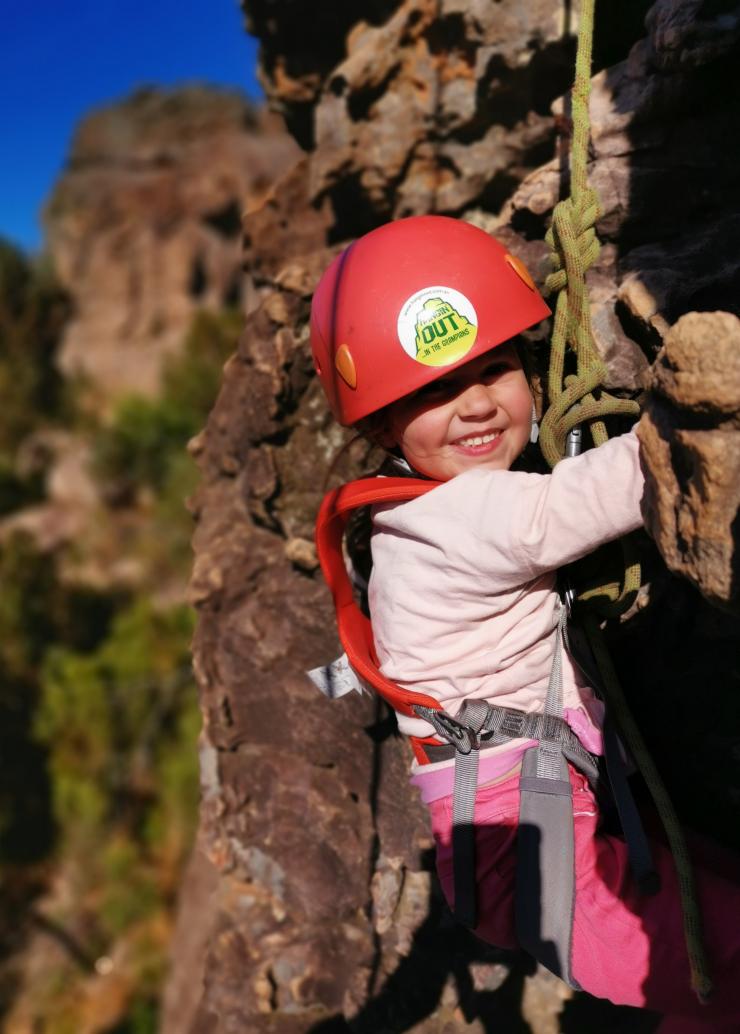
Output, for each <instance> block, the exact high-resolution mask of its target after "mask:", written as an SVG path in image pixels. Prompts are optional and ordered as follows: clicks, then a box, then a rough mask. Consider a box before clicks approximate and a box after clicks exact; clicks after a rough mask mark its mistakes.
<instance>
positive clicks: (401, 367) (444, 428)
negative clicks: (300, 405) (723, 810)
mask: <svg viewBox="0 0 740 1034" xmlns="http://www.w3.org/2000/svg"><path fill="white" fill-rule="evenodd" d="M547 314H548V309H547V307H546V306H545V304H544V302H543V301H542V299H541V297H540V296H539V294H538V292H537V291H536V288H535V285H534V283H533V282H532V280H531V278H530V276H529V274H528V272H527V270H526V268H525V267H524V266H523V264H522V263H521V262H520V261H519V260H518V259H516V258H514V257H513V256H511V255H510V254H508V253H507V252H506V249H505V248H504V247H503V246H502V245H501V244H500V243H499V242H497V241H495V240H494V239H492V238H491V237H490V236H489V235H487V234H485V233H484V232H483V231H481V230H479V229H476V228H475V227H473V226H470V225H468V224H465V223H462V222H458V221H456V220H453V219H448V218H445V217H440V216H423V217H416V218H411V219H406V220H402V221H399V222H396V223H392V224H389V225H387V226H383V227H381V228H380V229H378V230H375V231H373V232H372V233H369V234H367V235H366V236H365V237H363V238H361V239H359V240H358V241H356V242H355V243H354V244H353V245H352V246H351V247H349V248H348V249H347V250H346V251H345V252H344V253H343V254H342V255H340V256H339V257H338V258H337V259H336V260H335V261H334V263H332V265H331V266H330V267H329V269H328V270H327V272H326V273H325V275H324V277H323V278H322V280H321V282H320V284H319V286H318V289H317V291H316V294H315V297H314V301H313V307H312V325H311V340H312V348H313V354H314V361H315V364H316V369H317V372H318V374H319V377H320V379H321V382H322V385H323V387H324V390H325V392H326V395H327V398H328V401H329V404H330V406H331V408H332V411H333V413H334V415H335V416H336V417H337V419H338V420H339V421H340V422H341V423H343V424H346V425H354V426H356V427H357V428H358V429H359V430H360V431H361V432H362V433H364V434H365V435H367V436H369V437H370V438H371V439H372V440H374V441H375V442H377V443H378V444H380V445H382V446H384V447H385V448H386V449H387V450H389V452H391V453H392V454H393V455H395V456H396V457H397V458H398V463H399V466H402V467H403V468H404V471H405V472H406V473H407V474H410V475H411V476H415V477H417V478H423V479H431V481H432V482H435V483H436V484H435V485H434V487H433V488H432V489H431V490H430V491H428V492H425V494H422V495H419V496H418V498H413V499H410V500H408V501H406V502H390V503H385V504H380V505H377V506H376V507H375V508H374V510H373V516H372V520H373V533H372V544H371V545H372V562H373V566H372V573H371V577H370V583H369V597H368V598H369V609H370V616H371V621H372V632H373V638H374V644H375V650H376V653H377V658H378V660H379V664H380V671H381V673H382V675H383V676H385V677H386V678H387V679H389V680H391V682H393V683H395V684H396V685H397V686H399V687H402V688H403V690H405V691H406V692H407V693H408V692H410V693H411V694H415V693H418V694H419V700H420V701H424V702H426V704H427V705H429V703H430V702H431V703H433V704H434V706H435V707H439V706H441V708H442V711H443V713H444V714H446V715H449V716H452V717H453V719H454V718H455V716H460V715H463V714H465V713H468V711H467V709H469V708H470V707H471V706H473V705H474V703H475V702H481V701H485V702H486V703H487V704H492V705H496V706H498V707H506V708H510V709H513V710H514V711H517V712H524V713H525V714H526V715H531V714H536V713H540V714H541V713H542V712H544V711H545V710H551V708H550V705H551V699H550V697H549V696H548V686H549V684H550V681H551V670H552V667H553V662H554V659H556V664H559V666H560V675H561V710H560V712H559V713H560V714H561V715H562V718H563V719H564V722H565V723H567V726H568V727H569V730H570V731H571V732H572V733H573V734H575V738H576V739H577V741H578V744H580V745H581V746H582V747H583V748H585V750H586V751H588V752H590V753H591V754H592V755H599V754H601V753H602V735H601V728H602V722H603V707H602V705H601V702H600V701H599V700H598V699H596V697H595V695H594V692H593V690H592V688H591V687H590V686H589V685H588V683H587V680H586V678H585V677H584V675H583V674H582V672H581V671H580V670H579V668H578V667H577V666H576V664H575V663H574V662H573V661H572V660H571V658H570V657H569V656H568V654H567V652H566V653H563V654H562V656H560V651H559V650H558V642H559V638H560V628H561V627H562V617H561V614H562V604H561V601H560V597H559V595H558V592H557V589H556V572H557V569H558V568H559V567H561V566H563V565H565V564H568V563H570V562H571V561H573V560H575V559H577V558H579V557H581V556H584V555H585V554H587V553H590V552H591V551H593V550H594V549H595V548H596V547H597V546H599V545H600V544H602V543H604V542H608V541H610V540H612V539H615V538H617V537H619V536H621V535H623V534H625V533H627V532H629V531H631V530H633V529H635V528H638V527H639V526H640V525H641V524H642V519H641V515H640V500H641V496H642V490H643V481H642V475H641V471H640V462H639V449H638V442H637V438H636V436H635V434H634V433H633V432H631V433H629V434H626V435H623V436H621V437H619V438H616V439H613V440H612V441H610V442H609V443H607V444H606V445H604V446H602V447H600V448H599V449H597V450H591V451H589V452H586V453H584V454H583V455H581V456H579V457H577V458H573V459H569V460H567V461H565V462H563V463H561V464H559V465H558V466H557V467H556V468H555V470H554V471H553V472H552V473H551V474H547V475H544V474H537V473H527V472H525V471H524V470H515V469H512V468H513V467H515V466H516V465H517V463H518V461H520V457H521V456H522V453H523V452H524V451H525V448H526V447H527V445H528V443H529V441H530V438H531V437H532V436H533V435H532V432H533V420H534V405H533V396H532V392H531V388H530V383H529V379H528V374H527V365H526V352H525V350H524V347H523V345H522V343H521V339H520V338H519V335H520V334H521V333H522V332H523V331H525V330H526V329H528V328H529V327H531V326H533V325H534V324H536V323H538V322H539V321H540V320H542V319H543V318H544V317H545V316H546V315H547ZM558 658H559V659H558ZM409 699H412V700H413V699H414V698H413V696H412V697H410V698H409ZM546 702H547V707H546ZM479 707H480V705H479ZM470 713H473V712H470ZM499 713H501V714H503V712H499ZM437 718H438V713H437V712H434V711H432V710H429V709H427V710H426V711H424V710H422V711H419V710H415V709H414V708H413V707H411V708H404V709H402V712H401V713H399V715H398V723H399V727H400V729H401V731H402V732H403V733H405V734H407V735H409V736H410V737H412V739H413V742H414V744H415V753H416V757H417V763H416V764H415V766H414V772H413V775H412V782H413V783H415V784H416V785H417V786H418V788H419V790H420V791H421V795H422V799H423V800H424V802H425V803H426V804H427V805H428V807H429V810H430V815H431V823H432V829H433V832H434V836H435V840H436V843H437V867H438V872H439V876H440V879H441V883H442V887H443V889H444V891H445V894H446V896H447V898H448V900H449V901H450V902H451V904H454V896H455V886H456V882H455V880H454V879H453V850H452V842H453V813H454V811H455V808H456V804H455V799H454V780H455V775H454V770H455V761H454V758H452V757H450V752H449V749H447V750H446V751H445V747H446V746H447V745H448V744H449V742H452V739H451V738H449V737H447V742H446V737H445V735H443V734H444V728H443V727H442V726H441V725H440V723H439V721H437ZM453 724H454V723H453ZM492 742H493V744H494V745H491V746H488V747H485V743H481V747H482V748H484V747H485V749H481V752H480V761H479V763H478V771H477V792H476V793H475V804H474V818H473V822H474V830H475V833H474V836H475V858H476V861H475V881H476V890H477V916H476V925H475V932H476V934H477V935H478V936H479V937H481V938H482V939H483V940H486V941H488V942H490V943H491V944H494V945H497V946H500V947H514V946H516V945H517V944H518V943H519V942H518V936H517V932H516V929H515V915H514V913H515V908H514V882H515V864H516V853H517V852H516V837H517V826H518V821H519V808H520V778H521V768H522V759H523V757H524V756H525V752H527V751H528V749H529V748H532V747H533V745H534V744H535V742H536V741H535V740H534V739H533V738H532V737H531V736H529V737H527V738H518V739H517V738H514V739H508V740H504V741H503V742H502V741H501V739H500V738H494V739H493V741H492ZM435 751H436V754H435ZM453 753H454V752H453ZM440 755H441V756H442V757H443V758H444V759H443V760H441V761H435V760H434V758H435V757H436V756H440ZM419 762H422V763H419ZM569 777H570V782H571V786H572V801H573V806H572V812H573V820H572V825H573V831H574V832H573V862H572V865H573V868H574V888H575V896H574V904H573V915H572V940H571V944H570V952H571V960H570V961H571V969H570V973H571V974H572V981H573V982H574V983H575V984H577V985H579V986H580V987H581V988H583V989H584V990H587V991H589V992H590V993H591V994H594V995H597V996H599V997H604V998H609V999H611V1000H612V1001H613V1002H616V1003H620V1004H629V1005H634V1006H644V1007H647V1008H651V1009H655V1010H657V1011H660V1012H663V1013H665V1014H671V1015H672V1016H673V1017H674V1018H673V1019H667V1020H665V1021H664V1026H663V1027H661V1030H664V1031H666V1032H667V1031H670V1030H672V1031H675V1032H679V1031H684V1032H685V1034H688V1032H690V1031H694V1030H695V1031H709V1030H711V1031H718V1032H719V1031H740V996H738V994H737V992H736V983H737V981H738V980H739V979H740V922H738V920H739V919H740V887H739V885H738V881H737V874H735V875H734V877H733V878H732V879H731V878H730V874H728V873H725V874H724V875H721V874H719V873H717V872H714V871H712V869H711V867H710V865H709V864H708V863H706V864H703V861H702V859H701V858H698V859H695V861H696V862H697V881H698V885H699V892H700V899H701V906H702V913H703V919H704V923H705V927H706V937H707V942H708V947H709V951H710V954H711V961H712V968H713V975H714V979H715V985H716V992H715V995H714V996H713V998H712V1001H711V1003H710V1004H708V1005H705V1006H702V1005H700V1004H699V1003H698V1002H697V1000H696V998H695V996H694V994H693V993H692V991H691V989H690V980H689V968H688V962H687V955H686V946H685V942H684V937H683V930H682V920H681V912H680V904H679V893H678V887H677V880H676V875H675V870H674V866H673V862H672V859H671V856H670V854H669V853H668V851H667V849H666V848H664V847H663V846H662V845H661V844H659V843H655V844H653V845H652V850H653V862H654V866H655V869H656V870H657V872H658V875H659V877H660V890H659V892H658V893H657V894H655V895H653V896H645V895H642V894H640V893H639V891H638V889H637V887H636V885H635V881H634V879H633V877H632V874H631V872H630V869H629V866H628V858H627V848H626V845H625V842H624V841H623V840H622V839H621V838H619V837H616V836H612V835H607V834H606V833H605V832H604V831H603V830H602V829H601V826H600V815H599V806H598V803H597V800H596V798H595V796H594V792H593V789H592V787H591V786H590V785H589V781H588V779H587V778H586V776H585V775H584V774H582V772H581V771H579V770H578V768H576V767H573V766H570V773H569ZM474 778H475V777H474ZM524 785H525V783H523V784H522V786H524ZM527 785H529V784H527ZM566 785H567V784H566ZM675 1017H682V1019H677V1018H675Z"/></svg>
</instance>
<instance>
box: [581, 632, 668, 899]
mask: <svg viewBox="0 0 740 1034" xmlns="http://www.w3.org/2000/svg"><path fill="white" fill-rule="evenodd" d="M566 645H567V648H568V653H569V654H570V655H571V656H572V657H573V659H574V660H575V662H576V664H577V665H578V667H579V668H580V669H581V671H582V672H583V673H584V675H585V676H586V678H587V679H588V681H589V683H590V685H591V686H593V687H594V689H596V690H597V691H598V692H599V693H600V694H601V697H602V699H603V698H604V689H603V686H602V684H601V673H600V671H599V666H598V664H597V663H596V660H595V658H594V656H593V653H592V652H591V647H590V646H589V643H588V639H587V638H586V636H585V635H584V634H583V630H582V629H581V628H579V626H578V625H577V624H571V625H570V626H568V628H567V635H566ZM603 734H604V759H605V761H606V771H607V775H608V777H609V785H610V788H611V793H612V797H613V799H614V803H615V805H616V808H617V813H618V814H619V821H620V823H621V826H622V832H623V833H624V839H625V842H626V844H627V854H628V856H629V863H630V869H631V870H632V875H633V876H634V877H635V880H636V881H637V885H638V887H639V889H640V892H641V893H642V894H656V893H657V892H658V890H659V889H660V878H659V876H658V873H657V870H656V868H655V865H654V863H653V857H652V852H651V850H650V843H649V841H648V839H647V836H646V835H645V828H644V826H643V824H642V819H641V817H640V813H639V812H638V810H637V805H636V804H635V799H634V797H633V795H632V790H631V788H630V785H629V783H628V781H627V770H626V766H625V761H624V756H623V754H622V745H621V743H620V741H619V736H618V734H617V729H616V726H615V724H614V722H613V720H612V718H611V715H610V714H609V711H607V712H606V718H605V720H604V728H603ZM565 754H566V756H569V755H568V752H567V751H565ZM575 764H576V765H578V763H577V762H575ZM578 767H580V766H578Z"/></svg>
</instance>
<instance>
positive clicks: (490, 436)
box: [461, 434, 496, 445]
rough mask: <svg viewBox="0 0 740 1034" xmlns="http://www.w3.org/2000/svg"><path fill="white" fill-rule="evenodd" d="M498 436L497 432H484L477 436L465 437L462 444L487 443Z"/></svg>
mask: <svg viewBox="0 0 740 1034" xmlns="http://www.w3.org/2000/svg"><path fill="white" fill-rule="evenodd" d="M495 437H496V435H495V434H484V435H477V436H476V437H475V438H463V439H462V442H461V444H462V445H486V444H487V443H488V442H492V441H493V439H494V438H495Z"/></svg>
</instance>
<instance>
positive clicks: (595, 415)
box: [540, 0, 712, 1001]
mask: <svg viewBox="0 0 740 1034" xmlns="http://www.w3.org/2000/svg"><path fill="white" fill-rule="evenodd" d="M594 6H595V0H582V2H581V6H580V25H579V32H578V51H577V56H576V74H575V82H574V85H573V90H572V95H571V96H572V118H573V138H572V147H571V153H570V176H571V195H570V197H568V198H566V199H565V200H563V201H560V202H559V203H558V204H557V205H556V206H555V209H554V212H553V219H552V226H551V228H550V230H549V231H548V233H547V235H546V240H547V242H548V244H549V245H550V246H551V248H552V256H551V257H552V261H553V267H554V271H553V272H552V273H551V274H550V276H549V277H548V278H547V280H546V281H545V293H546V294H549V295H552V294H554V293H555V292H557V301H556V305H555V317H554V322H553V334H552V340H551V346H550V367H549V372H548V380H547V390H548V398H549V407H548V409H547V411H546V412H545V414H544V416H543V419H542V421H541V424H540V447H541V450H542V453H543V455H544V457H545V459H546V460H547V461H548V463H549V464H550V466H551V467H554V466H555V465H556V464H557V463H558V462H560V460H561V459H563V458H567V457H568V456H572V455H576V454H577V453H578V452H579V451H580V449H581V440H582V429H583V428H584V427H585V428H587V429H588V431H589V434H590V437H591V440H592V442H593V444H594V446H599V445H602V444H603V443H604V442H605V441H606V440H607V438H608V434H607V429H606V425H605V423H604V418H605V417H607V416H626V417H633V418H635V419H636V418H637V416H638V415H639V407H638V406H637V403H635V402H633V401H631V400H628V399H620V398H617V397H615V396H613V395H611V394H609V393H608V392H606V391H605V390H603V388H602V387H601V385H603V384H604V383H605V381H606V374H607V370H606V366H605V364H604V362H603V360H601V358H600V357H599V354H598V352H597V349H596V346H595V343H594V340H593V332H592V328H591V316H590V310H589V301H588V288H587V286H586V280H585V275H586V271H587V270H588V268H589V267H590V266H591V265H592V263H593V262H594V261H595V260H596V258H597V256H598V254H599V249H600V245H599V242H598V239H597V237H596V232H595V229H594V226H595V223H596V220H597V218H598V216H599V214H600V208H599V199H598V195H597V193H596V191H595V190H593V189H592V188H591V187H590V186H589V184H588V178H587V172H586V169H587V161H588V141H589V134H590V120H589V105H588V100H589V94H590V90H591V52H592V41H593V25H594ZM568 349H570V351H571V352H572V353H573V354H574V355H575V357H576V365H577V370H576V373H575V374H566V373H565V366H566V352H567V350H568ZM622 549H623V564H622V571H621V573H620V574H619V576H618V577H615V578H613V579H611V580H609V581H603V579H602V580H601V582H599V583H597V584H596V585H589V586H588V587H587V588H583V587H581V591H580V592H577V591H576V590H575V589H574V588H571V597H572V599H573V602H574V608H575V611H576V613H577V615H578V621H577V623H576V629H574V634H577V628H578V626H580V628H581V629H582V632H583V640H584V643H583V647H584V648H583V649H582V650H581V651H580V654H581V656H580V657H578V656H576V659H577V660H579V662H583V658H584V657H586V658H587V660H586V661H585V662H583V663H586V664H587V665H588V664H589V658H590V662H591V663H592V664H595V667H596V669H597V671H598V677H596V678H593V679H592V684H593V685H594V686H595V688H598V689H600V690H601V692H602V693H603V695H604V697H605V700H606V703H607V708H608V714H609V719H608V722H607V726H606V728H605V730H604V732H605V747H606V750H607V760H608V757H609V754H611V755H612V756H613V755H614V754H615V753H616V751H615V746H614V744H615V740H616V733H615V731H614V727H613V725H612V724H611V723H612V722H615V723H616V725H617V728H618V730H619V733H620V735H621V737H622V738H623V739H624V741H625V743H626V744H627V747H628V748H629V750H630V753H631V755H632V757H633V759H634V760H635V763H636V764H637V767H638V769H639V770H640V772H641V774H642V776H643V778H644V779H645V782H646V784H647V787H648V789H649V791H650V794H651V796H652V798H653V801H654V803H655V806H656V808H657V811H658V813H659V815H660V819H661V822H662V824H663V826H664V828H665V831H666V835H667V837H668V842H669V844H670V848H671V852H672V854H673V859H674V864H675V866H676V871H677V874H678V881H679V889H680V895H681V909H682V913H683V923H684V934H685V938H686V948H687V954H688V957H689V964H690V968H691V983H692V987H693V988H694V990H695V991H696V993H697V995H698V997H699V999H700V1000H702V1001H705V1000H706V999H707V998H708V997H709V995H710V993H711V989H712V982H711V976H710V973H709V963H708V959H707V953H706V949H705V946H704V941H703V935H702V924H701V913H700V909H699V904H698V896H697V890H696V884H695V880H694V874H693V868H692V865H691V860H690V858H689V853H688V848H687V845H686V840H685V837H684V834H683V830H682V828H681V824H680V821H679V819H678V816H677V815H676V812H675V809H674V807H673V805H672V803H671V800H670V797H669V795H668V793H667V791H666V788H665V785H664V784H663V781H662V779H661V777H660V775H659V773H658V771H657V769H656V767H655V765H654V763H653V761H652V758H651V757H650V754H649V751H648V749H647V747H646V745H645V741H644V740H643V737H642V735H641V733H640V731H639V729H638V727H637V724H636V723H635V720H634V718H633V717H632V714H631V712H630V709H629V707H628V705H627V702H626V700H625V697H624V693H623V691H622V688H621V686H620V684H619V679H618V677H617V674H616V671H615V669H614V665H613V664H612V661H611V658H610V657H609V653H608V650H607V648H606V644H605V642H604V638H603V634H602V631H601V625H600V619H604V618H614V617H619V616H620V615H621V614H623V613H624V612H625V611H626V610H627V609H628V608H629V607H630V606H631V604H632V603H633V602H634V599H635V597H636V594H637V591H638V589H639V587H640V566H639V563H638V562H637V560H636V556H635V552H636V551H635V548H634V545H633V540H632V539H631V538H630V537H627V538H625V539H623V540H622ZM579 570H580V571H583V565H582V564H581V565H578V564H576V565H573V567H572V569H571V573H570V582H571V586H578V585H579V584H580V582H581V579H580V577H579ZM576 653H577V654H578V651H576ZM617 778H619V777H618V776H617ZM613 782H614V780H613ZM621 817H622V821H623V823H624V822H625V821H629V820H628V819H626V818H625V816H621ZM643 882H644V881H643Z"/></svg>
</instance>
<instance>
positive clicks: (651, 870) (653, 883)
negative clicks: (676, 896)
mask: <svg viewBox="0 0 740 1034" xmlns="http://www.w3.org/2000/svg"><path fill="white" fill-rule="evenodd" d="M604 754H605V757H606V770H607V773H608V775H609V784H610V785H611V789H612V796H613V797H614V803H615V804H616V806H617V812H618V814H619V821H620V824H621V826H622V832H623V833H624V839H625V841H626V843H627V854H628V855H629V861H630V869H631V870H632V875H633V876H634V877H635V879H636V880H637V885H638V887H639V888H640V893H642V894H648V895H652V894H657V892H658V891H659V890H660V877H659V875H658V872H657V870H656V868H655V865H654V864H653V855H652V851H651V850H650V844H649V843H648V839H647V836H646V835H645V827H644V826H643V824H642V819H641V818H640V813H639V812H638V810H637V805H636V804H635V799H634V797H633V796H632V791H631V790H630V788H629V784H628V782H627V773H626V771H625V765H624V759H623V758H622V751H621V749H620V744H619V738H618V737H617V730H616V729H615V727H614V723H613V722H612V720H611V718H610V717H609V715H608V714H607V716H606V719H605V721H604Z"/></svg>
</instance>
